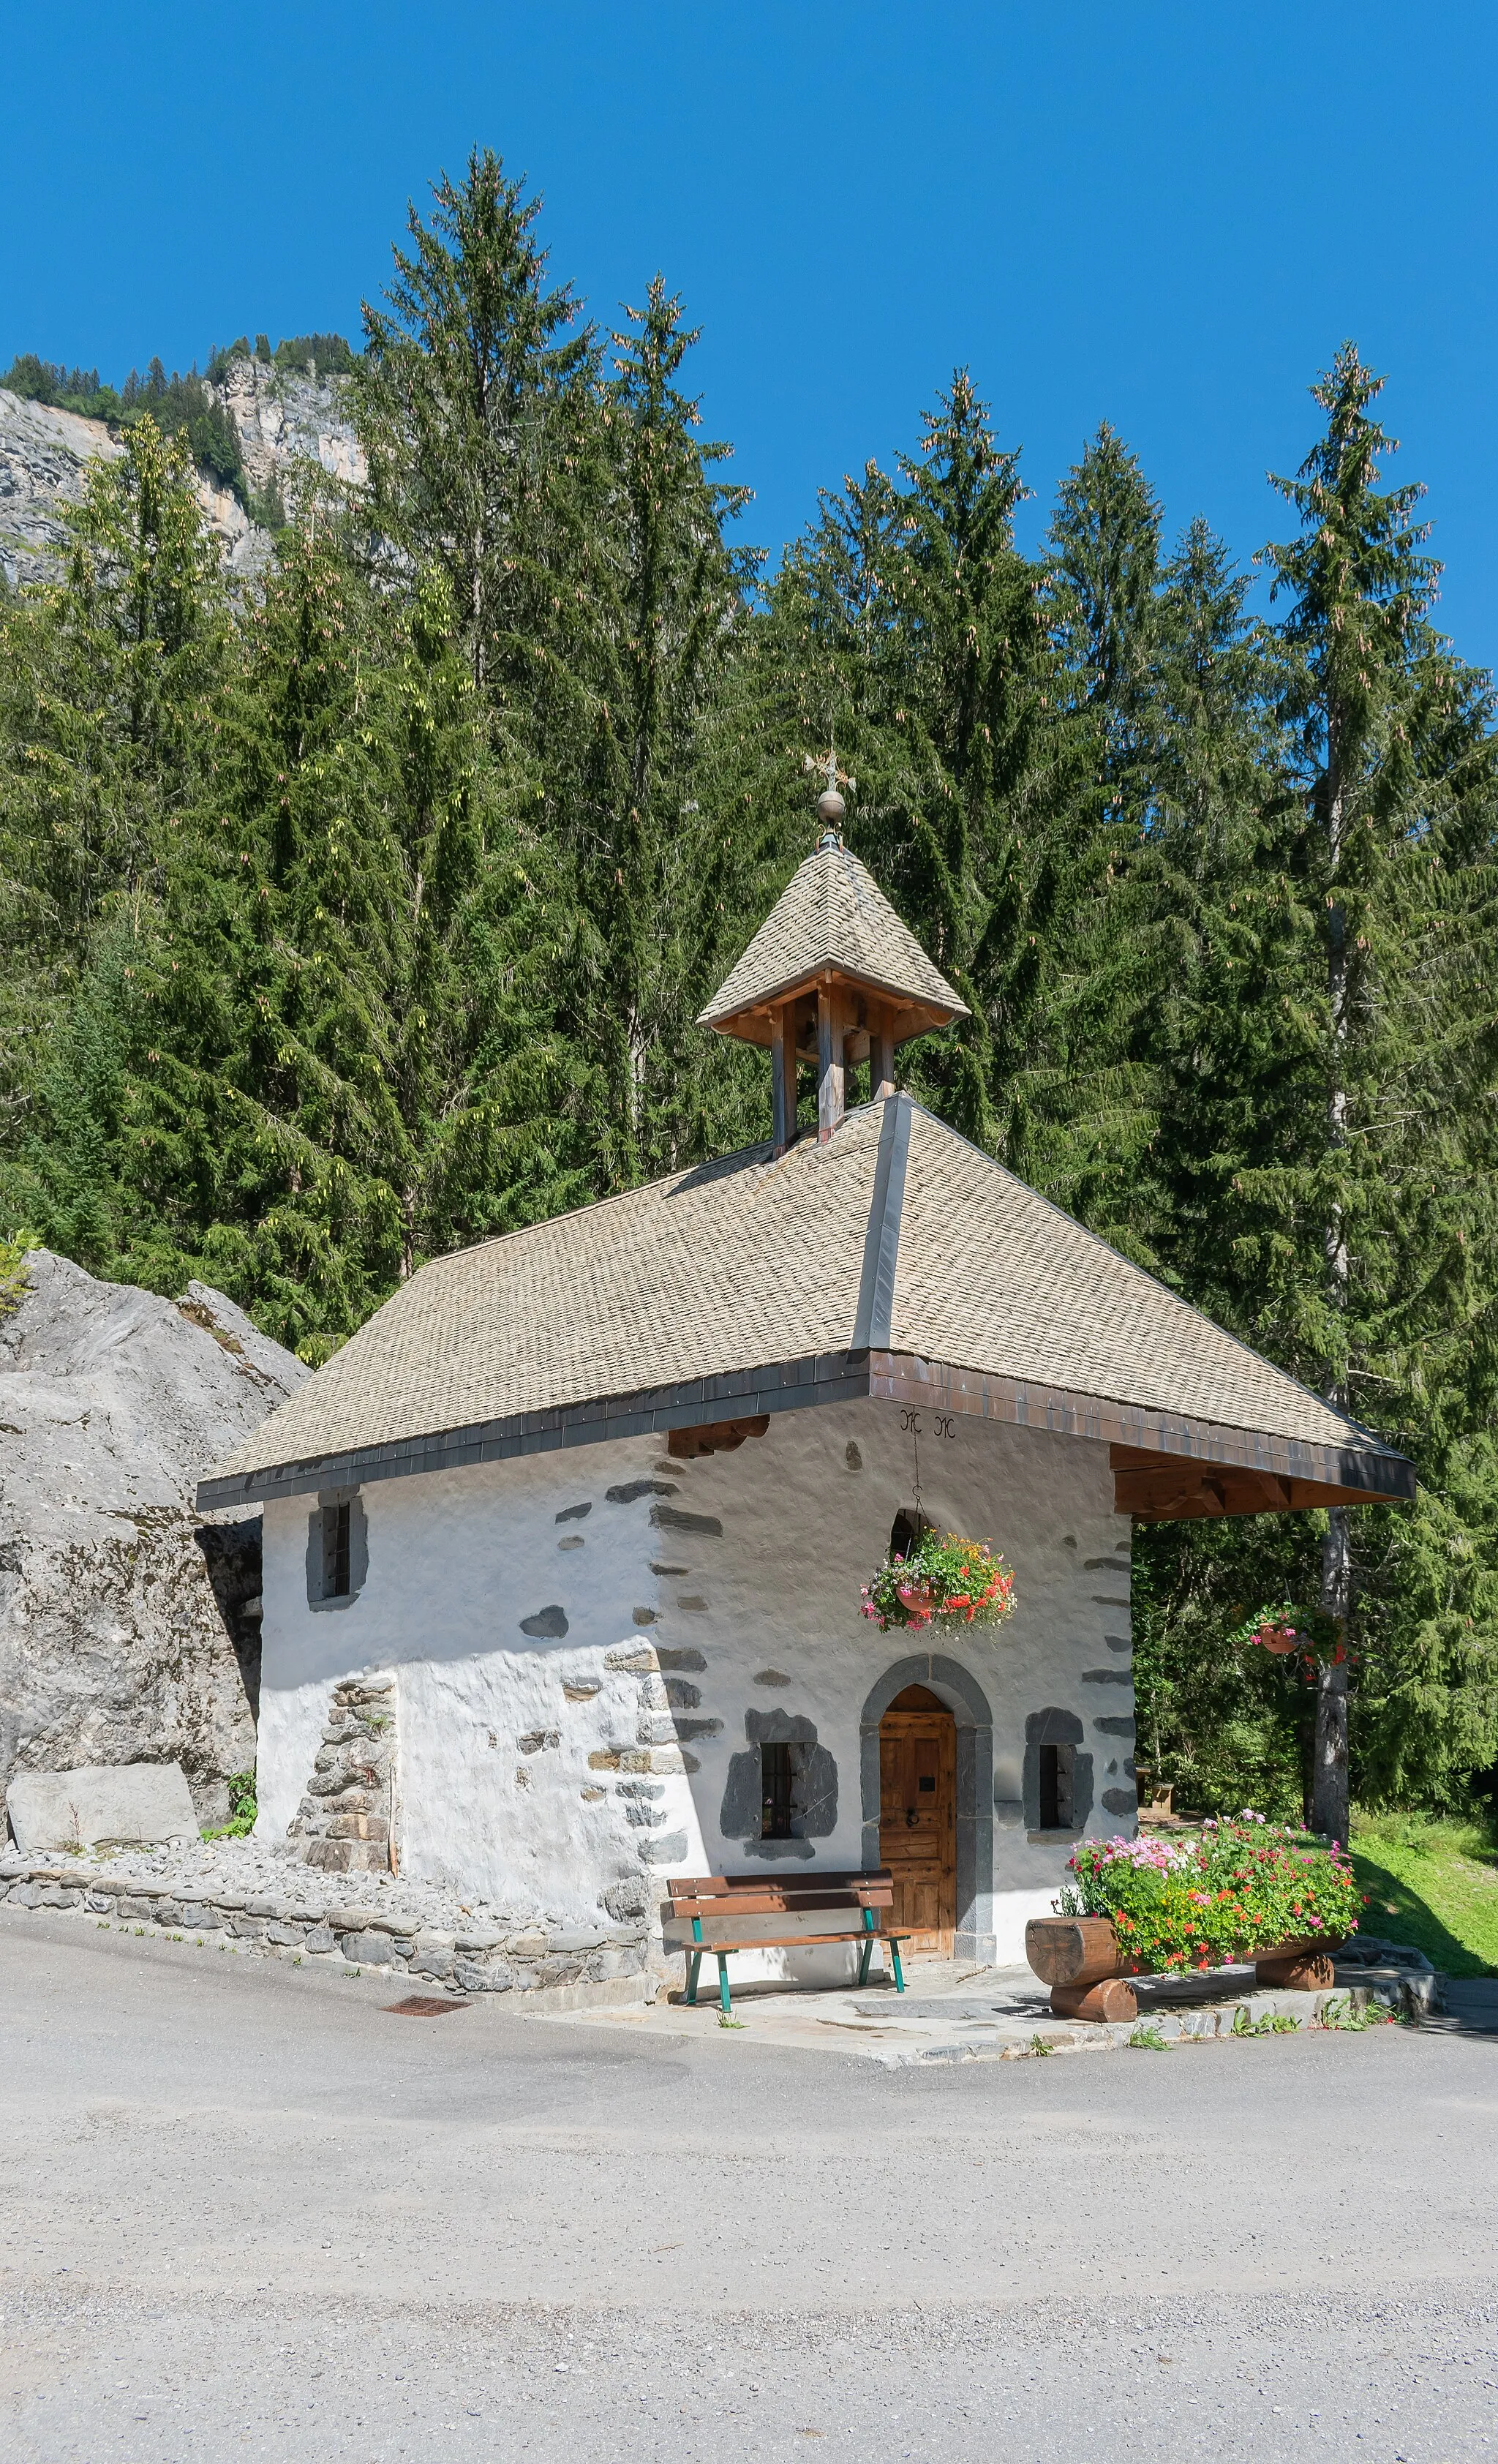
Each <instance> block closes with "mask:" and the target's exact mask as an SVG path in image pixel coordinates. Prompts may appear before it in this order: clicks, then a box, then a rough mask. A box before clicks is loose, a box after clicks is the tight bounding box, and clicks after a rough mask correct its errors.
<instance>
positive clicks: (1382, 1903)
mask: <svg viewBox="0 0 1498 2464" xmlns="http://www.w3.org/2000/svg"><path fill="white" fill-rule="evenodd" d="M1352 1850H1353V1866H1354V1870H1355V1873H1356V1876H1357V1880H1358V1882H1359V1884H1360V1885H1361V1887H1362V1889H1363V1890H1365V1891H1366V1892H1367V1893H1368V1895H1369V1896H1368V1905H1367V1906H1366V1907H1365V1908H1364V1909H1363V1910H1362V1913H1361V1919H1360V1923H1361V1927H1362V1930H1363V1932H1364V1933H1372V1934H1381V1935H1382V1936H1383V1937H1384V1939H1385V1940H1386V1941H1388V1942H1410V1943H1414V1945H1415V1946H1416V1947H1417V1948H1418V1949H1420V1950H1422V1951H1423V1952H1424V1953H1425V1956H1426V1958H1427V1959H1428V1960H1429V1961H1430V1962H1431V1964H1432V1966H1434V1967H1436V1968H1441V1969H1444V1970H1445V1972H1446V1974H1447V1975H1448V1976H1491V1975H1498V1847H1495V1846H1494V1843H1493V1840H1492V1838H1491V1837H1490V1836H1489V1835H1488V1834H1487V1832H1486V1831H1484V1830H1482V1829H1481V1828H1479V1826H1478V1825H1477V1824H1475V1823H1468V1822H1444V1821H1438V1820H1435V1819H1433V1818H1431V1817H1428V1816H1426V1815H1418V1814H1363V1813H1360V1812H1357V1811H1355V1812H1354V1815H1353V1837H1352Z"/></svg>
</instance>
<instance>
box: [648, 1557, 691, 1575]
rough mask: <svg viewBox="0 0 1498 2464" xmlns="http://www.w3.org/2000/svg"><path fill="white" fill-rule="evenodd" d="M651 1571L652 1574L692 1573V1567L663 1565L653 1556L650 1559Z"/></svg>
mask: <svg viewBox="0 0 1498 2464" xmlns="http://www.w3.org/2000/svg"><path fill="white" fill-rule="evenodd" d="M650 1572H651V1573H652V1574H690V1573H691V1572H692V1569H691V1567H690V1566H661V1565H658V1564H657V1563H656V1561H655V1559H654V1558H653V1557H652V1558H651V1559H650Z"/></svg>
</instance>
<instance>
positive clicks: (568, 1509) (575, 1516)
mask: <svg viewBox="0 0 1498 2464" xmlns="http://www.w3.org/2000/svg"><path fill="white" fill-rule="evenodd" d="M592 1511H593V1501H592V1499H591V1498H589V1499H588V1501H587V1504H586V1505H585V1506H564V1507H562V1512H561V1513H560V1514H559V1515H558V1516H557V1518H556V1519H557V1521H558V1522H559V1523H581V1522H582V1520H583V1518H584V1515H585V1514H591V1513H592Z"/></svg>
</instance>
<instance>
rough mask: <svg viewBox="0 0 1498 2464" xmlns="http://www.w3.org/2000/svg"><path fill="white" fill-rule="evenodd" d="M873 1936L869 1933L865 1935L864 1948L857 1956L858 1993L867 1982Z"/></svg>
mask: <svg viewBox="0 0 1498 2464" xmlns="http://www.w3.org/2000/svg"><path fill="white" fill-rule="evenodd" d="M873 1947H874V1938H873V1935H872V1934H871V1933H866V1934H865V1936H864V1947H863V1948H862V1950H861V1951H860V1952H859V1954H858V1988H859V1991H860V1992H862V1991H863V1989H864V1987H865V1986H866V1985H867V1984H868V1982H869V1962H870V1957H871V1955H872V1952H873Z"/></svg>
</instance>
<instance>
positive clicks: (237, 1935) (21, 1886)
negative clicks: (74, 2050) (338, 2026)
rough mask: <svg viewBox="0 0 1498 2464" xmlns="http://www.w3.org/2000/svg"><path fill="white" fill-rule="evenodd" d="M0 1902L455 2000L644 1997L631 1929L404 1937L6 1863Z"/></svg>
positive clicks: (402, 1927) (222, 1898)
mask: <svg viewBox="0 0 1498 2464" xmlns="http://www.w3.org/2000/svg"><path fill="white" fill-rule="evenodd" d="M0 1903H5V1904H7V1905H9V1906H11V1907H14V1908H17V1909H21V1908H46V1909H57V1910H61V1911H63V1912H65V1913H68V1914H71V1915H75V1916H80V1917H88V1918H92V1919H93V1920H94V1922H95V1923H96V1924H105V1925H121V1926H126V1927H130V1928H137V1927H139V1928H141V1929H147V1928H148V1929H149V1930H150V1931H151V1932H153V1933H158V1934H165V1935H167V1936H169V1937H174V1938H177V1939H182V1938H183V1937H185V1936H186V1937H192V1938H194V1939H197V1940H201V1941H204V1942H207V1941H209V1940H214V1941H218V1942H222V1943H224V1944H226V1945H230V1944H232V1945H234V1946H236V1947H243V1948H246V1949H252V1950H254V1951H256V1952H258V1953H261V1954H264V1955H268V1956H270V1957H273V1958H282V1959H298V1960H306V1961H309V1962H320V1961H323V1960H325V1961H327V1962H328V1963H329V1965H331V1966H333V1967H335V1968H345V1967H349V1968H359V1969H370V1968H372V1969H380V1970H382V1971H383V1970H388V1971H389V1973H390V1974H391V1975H392V1976H416V1977H420V1978H421V1979H422V1980H423V1982H424V1983H425V1984H428V1985H436V1986H441V1987H443V1988H445V1989H446V1990H447V1991H452V1992H457V1993H510V1992H518V1993H525V1992H534V1991H545V1990H549V1989H555V1988H556V1987H559V1986H574V1987H575V1986H606V1985H608V1984H611V1983H613V1982H615V1981H616V1980H618V1979H619V1978H623V1977H638V1978H639V1979H640V1980H641V1996H642V1999H643V1998H645V1997H646V1995H647V1994H648V1993H649V1992H650V1983H651V1980H650V1967H651V1962H650V1945H649V1938H648V1935H647V1933H646V1930H645V1928H644V1927H643V1926H625V1925H621V1926H617V1927H614V1926H598V1927H594V1928H586V1929H584V1928H583V1927H578V1928H576V1929H575V1930H570V1931H558V1932H552V1931H548V1930H546V1929H545V1928H543V1927H541V1926H540V1925H533V1926H528V1927H524V1928H520V1929H517V1930H510V1931H507V1930H505V1929H504V1928H503V1927H502V1926H499V1925H486V1926H477V1925H475V1926H474V1928H473V1930H472V1931H469V1932H461V1931H453V1932H451V1933H450V1932H447V1931H442V1930H438V1929H436V1928H431V1927H412V1926H411V1925H410V1924H409V1923H408V1921H406V1922H403V1921H402V1919H400V1918H398V1917H397V1916H395V1915H394V1914H392V1913H390V1912H387V1911H386V1910H385V1909H382V1908H373V1907H369V1908H362V1907H358V1906H354V1905H349V1904H344V1903H340V1904H338V1905H335V1906H326V1907H323V1908H320V1909H319V1908H318V1907H317V1906H315V1905H310V1904H309V1903H308V1900H307V1897H306V1894H305V1891H302V1892H300V1893H299V1894H298V1896H297V1899H296V1900H295V1901H290V1900H283V1899H280V1898H278V1897H275V1896H271V1895H265V1896H262V1897H259V1898H248V1897H246V1896H245V1895H244V1894H243V1893H241V1892H238V1891H227V1892H224V1893H222V1894H220V1895H217V1896H215V1897H214V1898H212V1899H211V1900H209V1899H188V1898H186V1897H184V1895H183V1894H182V1892H181V1890H180V1889H176V1888H171V1887H168V1886H164V1885H163V1884H161V1883H158V1882H143V1881H136V1880H134V1879H132V1878H130V1877H128V1876H126V1877H115V1876H109V1877H107V1878H106V1877H96V1876H93V1875H89V1874H79V1873H70V1872H69V1871H68V1870H67V1868H66V1866H65V1865H62V1866H59V1865H58V1864H57V1863H55V1861H54V1862H48V1863H46V1864H36V1863H25V1862H22V1863H15V1862H11V1863H8V1864H7V1865H6V1866H5V1868H4V1870H3V1871H0Z"/></svg>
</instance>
